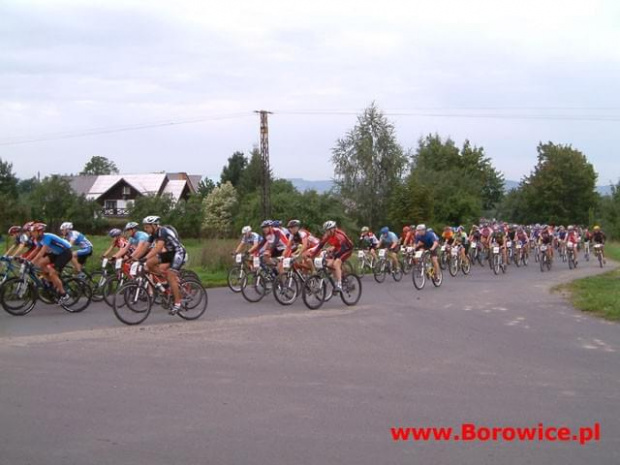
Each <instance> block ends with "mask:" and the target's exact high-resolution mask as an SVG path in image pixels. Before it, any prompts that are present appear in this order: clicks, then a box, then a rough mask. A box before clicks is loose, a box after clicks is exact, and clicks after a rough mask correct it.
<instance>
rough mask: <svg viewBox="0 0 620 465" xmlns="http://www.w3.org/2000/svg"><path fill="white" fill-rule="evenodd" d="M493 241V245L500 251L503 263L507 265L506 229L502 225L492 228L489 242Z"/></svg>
mask: <svg viewBox="0 0 620 465" xmlns="http://www.w3.org/2000/svg"><path fill="white" fill-rule="evenodd" d="M493 241H495V243H496V244H497V245H498V246H499V247H500V248H501V249H502V257H503V258H504V263H505V264H508V248H507V247H506V243H507V242H508V241H507V240H506V229H505V228H504V225H502V224H500V225H499V226H495V228H493V234H492V235H491V242H493Z"/></svg>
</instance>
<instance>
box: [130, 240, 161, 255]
mask: <svg viewBox="0 0 620 465" xmlns="http://www.w3.org/2000/svg"><path fill="white" fill-rule="evenodd" d="M161 242H162V244H163V241H161ZM147 250H149V242H147V241H140V242H139V243H138V247H136V250H134V251H133V253H132V254H131V257H130V258H131V259H132V260H140V259H141V258H142V257H144V255H145V254H146V251H147Z"/></svg>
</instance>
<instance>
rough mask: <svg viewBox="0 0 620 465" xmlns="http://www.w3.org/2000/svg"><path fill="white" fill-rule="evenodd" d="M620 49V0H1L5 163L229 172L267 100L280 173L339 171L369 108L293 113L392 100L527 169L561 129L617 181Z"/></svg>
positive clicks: (511, 173) (250, 140)
mask: <svg viewBox="0 0 620 465" xmlns="http://www.w3.org/2000/svg"><path fill="white" fill-rule="evenodd" d="M619 44H620V2H618V1H617V0H608V1H583V0H580V1H572V0H570V1H554V2H548V1H541V0H538V1H520V2H498V1H489V2H486V1H485V2H479V1H463V0H459V1H442V0H439V1H434V2H433V1H428V0H425V1H412V0H408V1H386V0H384V1H381V2H379V1H376V0H375V1H372V2H364V1H359V0H358V1H343V0H330V1H322V0H314V1H312V2H296V1H291V0H288V1H262V0H261V1H256V0H252V1H245V0H243V1H241V0H233V1H223V2H220V1H217V2H214V1H209V0H196V1H194V0H175V1H169V0H166V1H159V0H150V1H144V2H142V1H132V0H120V1H117V0H107V1H105V2H99V1H96V0H84V1H77V0H68V1H64V0H40V1H27V0H0V158H2V159H3V160H8V161H10V162H12V163H13V165H14V170H15V171H16V172H17V174H18V176H20V177H27V176H32V175H35V174H36V173H37V172H38V171H40V172H41V175H46V174H50V173H70V172H73V173H75V172H78V171H80V170H81V168H82V167H83V165H84V164H85V163H86V161H87V160H88V159H89V158H90V157H91V156H93V155H102V156H106V157H108V158H110V159H112V160H114V161H115V162H116V164H117V165H118V166H119V168H121V171H122V172H127V173H132V172H133V173H135V172H148V171H159V170H167V171H188V172H190V173H196V174H202V175H208V176H211V177H218V176H219V173H220V171H221V168H222V165H223V164H224V163H225V162H226V159H227V158H228V157H229V156H230V155H231V154H232V153H233V152H234V151H236V150H240V151H245V152H248V151H249V150H251V148H252V146H254V145H256V144H257V143H258V126H259V125H258V116H257V115H254V114H253V113H252V111H253V110H257V109H267V110H271V111H274V112H275V114H273V115H272V116H271V117H270V142H271V147H270V148H271V163H272V167H273V169H274V171H275V173H276V175H277V176H279V177H289V178H290V177H302V178H306V179H329V178H331V176H332V165H331V163H330V150H331V148H332V147H333V146H334V143H335V141H336V139H337V138H338V137H342V136H343V135H344V134H345V133H346V132H347V131H348V130H349V129H350V128H352V127H353V125H354V124H355V122H356V119H355V116H354V115H352V114H344V115H339V114H337V115H334V114H332V115H329V114H320V115H312V114H291V113H296V112H297V113H303V112H306V113H307V112H311V111H326V112H345V113H348V112H360V111H362V109H363V108H364V107H366V106H367V105H368V104H370V103H371V102H372V101H375V102H376V103H377V105H378V106H379V107H380V108H381V109H382V110H383V111H385V112H386V113H388V114H389V113H413V114H414V116H411V115H409V116H396V115H393V116H389V118H390V119H392V120H393V121H394V123H395V125H396V129H397V135H398V139H399V142H400V143H401V144H402V145H403V146H404V147H405V148H408V147H415V145H416V142H417V140H418V139H419V138H420V136H423V135H425V134H428V133H431V132H432V133H434V132H437V133H439V134H440V135H442V136H451V137H452V138H453V139H454V140H455V141H456V142H457V143H458V144H461V143H462V142H463V141H464V139H466V138H468V139H469V140H470V141H471V142H472V143H473V144H475V145H481V146H483V147H484V148H485V150H486V153H487V155H488V156H490V157H492V159H493V162H494V163H495V165H496V166H497V167H498V168H499V169H501V170H502V171H503V172H504V173H505V175H506V177H507V178H508V179H514V180H519V179H520V178H521V177H522V176H523V175H525V174H527V173H529V171H530V170H531V168H532V167H533V165H534V163H535V161H536V145H537V144H538V142H539V141H548V140H551V141H553V142H556V143H564V144H572V145H573V146H574V147H576V148H578V149H579V150H582V151H583V152H584V153H585V154H586V155H587V156H588V158H589V159H590V161H591V162H592V163H593V164H594V166H595V168H596V170H597V171H598V173H599V184H607V183H608V182H609V181H610V180H612V181H614V182H616V181H618V180H619V179H620V163H619V162H618V160H619V158H620V157H619V151H620V150H619V147H620V46H619ZM287 112H288V113H287ZM420 113H422V114H424V115H420ZM415 114H417V115H415ZM428 114H433V115H439V116H426V115H428ZM454 115H465V117H455V116H454ZM480 115H485V116H490V117H485V118H479V117H474V116H480ZM514 116H523V117H524V118H525V119H514V118H513V117H514ZM558 117H562V118H564V119H557V118H558ZM586 117H587V118H589V119H590V120H587V121H586V120H582V119H575V118H586ZM554 118H555V119H554ZM194 119H202V120H203V121H200V122H194V123H190V124H179V125H174V126H167V127H166V126H164V127H155V128H150V129H143V130H136V131H123V132H111V133H106V134H99V135H90V136H86V137H75V138H67V139H60V140H46V141H40V142H35V143H27V144H18V145H6V143H7V142H15V141H23V140H30V139H34V138H39V137H40V136H43V135H48V134H57V133H63V134H66V135H71V136H73V135H77V134H81V133H84V132H88V131H90V130H92V129H95V128H103V129H106V130H107V129H111V128H123V129H124V128H127V127H129V126H134V125H142V124H150V123H159V122H165V121H176V122H182V121H188V120H190V121H191V120H194ZM3 143H4V145H2V144H3Z"/></svg>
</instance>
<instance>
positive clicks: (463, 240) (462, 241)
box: [454, 226, 469, 262]
mask: <svg viewBox="0 0 620 465" xmlns="http://www.w3.org/2000/svg"><path fill="white" fill-rule="evenodd" d="M454 242H455V243H456V244H457V245H460V246H462V247H460V249H461V250H460V255H461V260H463V262H465V261H466V260H469V258H468V257H469V236H468V235H467V233H466V232H465V228H464V227H463V226H459V227H458V228H456V234H455V236H454Z"/></svg>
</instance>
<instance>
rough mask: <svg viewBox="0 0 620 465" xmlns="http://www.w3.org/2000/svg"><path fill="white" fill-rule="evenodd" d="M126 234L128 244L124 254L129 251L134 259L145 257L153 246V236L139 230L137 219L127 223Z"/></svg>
mask: <svg viewBox="0 0 620 465" xmlns="http://www.w3.org/2000/svg"><path fill="white" fill-rule="evenodd" d="M125 234H126V237H127V246H126V249H125V251H124V252H123V254H126V253H129V254H130V258H131V259H132V260H139V259H141V258H142V257H144V256H145V255H146V253H147V252H148V251H149V249H150V248H151V236H150V235H149V234H148V233H146V232H144V231H139V230H138V223H136V222H135V221H130V222H129V223H127V224H126V225H125ZM119 254H120V252H119ZM117 255H118V254H117ZM120 256H121V257H122V256H123V255H120Z"/></svg>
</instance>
